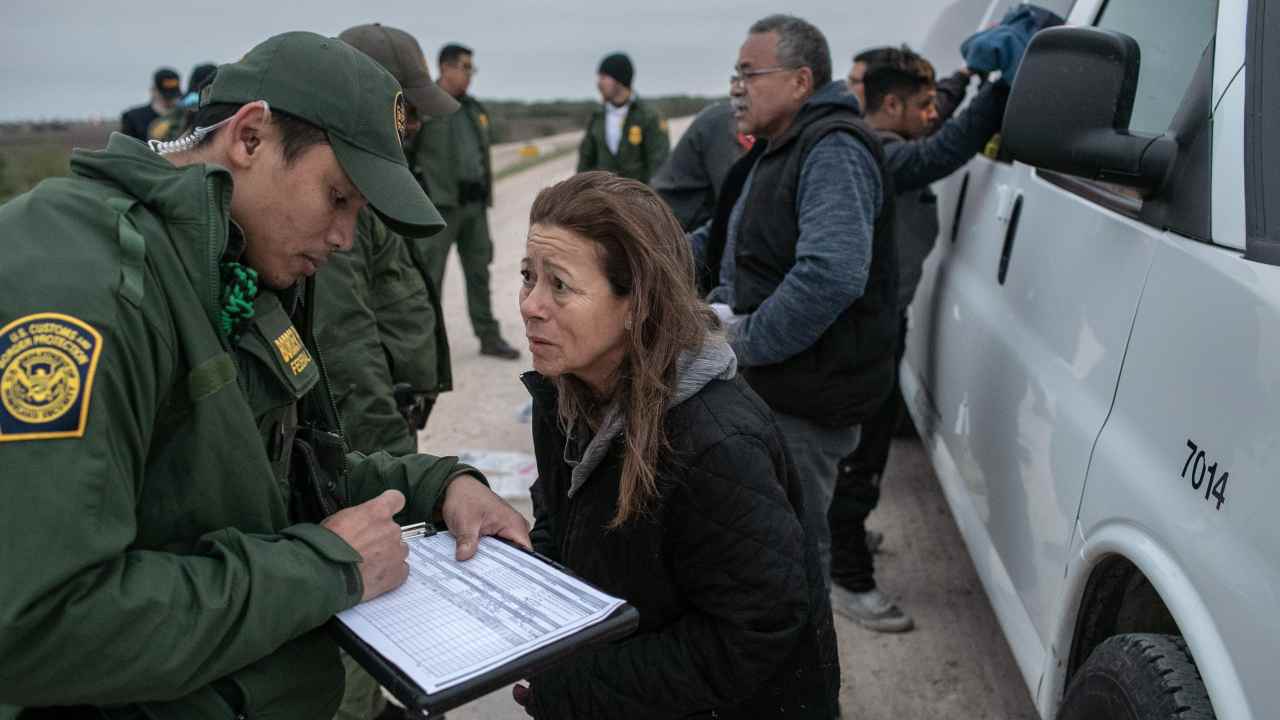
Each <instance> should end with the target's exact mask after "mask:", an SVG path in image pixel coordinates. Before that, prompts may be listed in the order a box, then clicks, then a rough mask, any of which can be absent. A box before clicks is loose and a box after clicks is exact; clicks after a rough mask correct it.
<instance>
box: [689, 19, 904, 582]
mask: <svg viewBox="0 0 1280 720" xmlns="http://www.w3.org/2000/svg"><path fill="white" fill-rule="evenodd" d="M735 70H736V72H735V75H734V78H733V81H732V83H731V85H730V94H731V96H732V99H731V102H732V104H733V109H734V117H735V118H736V119H737V123H738V130H739V132H742V133H744V134H750V135H754V136H755V137H756V142H755V144H754V145H753V147H752V149H751V151H750V152H749V153H747V154H746V155H745V156H744V157H743V158H742V159H741V160H739V161H738V162H737V163H735V164H734V166H733V167H732V168H731V169H730V171H729V174H728V176H727V177H726V179H725V182H724V186H723V188H722V191H721V195H720V203H719V206H718V207H717V210H716V214H715V218H714V219H713V220H712V221H711V222H710V223H708V224H707V225H704V226H703V227H701V228H699V229H698V230H696V231H695V232H694V233H692V235H691V238H690V239H691V242H692V243H693V246H694V252H695V255H696V258H697V262H698V265H699V268H698V270H699V283H700V284H701V286H702V288H703V289H704V290H709V291H710V294H709V295H708V300H709V301H710V302H712V303H713V307H714V308H715V309H716V311H717V313H718V314H720V316H721V318H722V319H723V320H724V321H725V322H726V323H727V325H728V331H729V338H730V343H731V345H732V346H733V349H734V352H735V353H737V356H738V365H739V367H741V368H742V370H743V376H744V377H745V378H746V380H747V382H748V383H749V384H750V385H751V387H752V389H753V390H755V391H756V393H758V394H759V395H760V396H761V397H762V398H763V399H764V400H765V401H766V402H767V403H768V404H769V406H770V407H771V408H772V409H773V411H774V415H775V417H776V418H777V422H778V426H779V427H780V428H781V430H782V433H783V435H784V436H785V437H786V440H787V445H788V450H789V451H790V455H791V459H792V461H793V464H794V466H795V469H796V471H797V473H798V474H799V476H800V477H801V479H802V482H803V483H804V488H805V496H804V504H805V507H804V508H803V509H802V513H801V519H802V522H803V523H804V524H805V526H806V529H807V531H808V534H809V536H810V537H812V538H813V539H814V541H815V542H816V543H817V545H818V550H819V554H820V555H821V556H822V558H823V565H824V571H825V573H824V574H826V576H827V579H828V581H829V579H830V576H829V571H830V560H831V554H830V542H831V537H830V532H829V530H828V526H827V508H828V505H829V504H830V502H831V495H832V492H833V491H834V488H835V481H836V464H837V463H838V462H839V460H840V458H841V457H843V456H844V455H846V454H848V453H849V452H851V451H852V450H853V448H855V447H856V446H857V444H858V426H859V425H860V424H861V423H862V422H863V421H864V420H865V419H866V418H867V417H869V416H870V414H871V412H873V411H874V410H875V409H876V408H878V407H879V404H880V402H881V401H883V399H884V397H885V395H886V394H887V391H888V389H889V384H890V382H891V380H892V377H893V343H894V337H895V335H896V333H897V329H896V308H897V305H896V296H897V265H896V261H895V250H894V247H893V237H892V227H891V220H892V196H891V195H888V194H887V193H886V192H885V191H884V188H883V183H882V180H881V169H880V165H881V154H880V142H879V140H877V138H876V137H875V134H874V132H873V131H872V130H871V128H870V127H868V126H867V125H866V124H865V123H864V122H863V121H862V118H861V117H860V112H859V108H858V101H857V99H856V98H854V96H853V95H851V94H850V93H849V92H848V90H847V88H846V87H845V85H844V82H843V81H842V80H841V81H835V82H833V81H832V79H831V52H830V50H829V48H828V46H827V40H826V38H825V37H824V36H823V35H822V33H821V31H819V30H818V29H817V28H816V27H814V26H813V25H811V24H809V23H808V22H805V21H804V20H801V19H800V18H797V17H792V16H789V15H771V16H769V17H766V18H764V19H763V20H760V21H758V22H756V23H755V24H754V25H752V26H751V29H750V32H749V33H748V35H747V40H746V42H744V43H743V44H742V48H741V50H740V51H739V53H738V62H737V65H736V68H735Z"/></svg>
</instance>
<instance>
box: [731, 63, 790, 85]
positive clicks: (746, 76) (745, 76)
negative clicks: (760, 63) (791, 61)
mask: <svg viewBox="0 0 1280 720" xmlns="http://www.w3.org/2000/svg"><path fill="white" fill-rule="evenodd" d="M783 70H795V68H789V67H783V66H782V65H778V66H777V67H770V68H760V69H759V70H742V69H739V68H734V72H733V74H732V75H730V76H729V87H733V86H734V85H742V86H743V87H746V84H747V82H748V81H750V80H751V78H753V77H759V76H760V75H768V74H770V73H776V72H782V71H783Z"/></svg>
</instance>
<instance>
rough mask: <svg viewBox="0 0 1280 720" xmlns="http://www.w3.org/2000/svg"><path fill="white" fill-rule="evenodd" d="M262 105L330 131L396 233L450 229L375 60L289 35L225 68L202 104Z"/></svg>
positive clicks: (309, 36)
mask: <svg viewBox="0 0 1280 720" xmlns="http://www.w3.org/2000/svg"><path fill="white" fill-rule="evenodd" d="M255 100H265V101H267V103H268V105H270V106H271V109H273V110H281V111H284V112H286V113H289V114H290V115H293V116H295V117H298V118H300V119H302V120H305V121H307V122H309V123H311V124H313V125H315V126H317V127H319V128H321V129H323V130H324V131H325V134H326V135H327V136H328V138H329V144H330V146H332V147H333V154H334V155H335V156H337V158H338V163H339V164H341V165H342V169H343V170H344V171H346V173H347V176H348V177H350V178H351V182H352V183H354V184H355V186H356V188H357V189H359V190H360V192H361V193H362V194H363V195H364V197H365V199H366V200H368V201H369V205H370V206H372V207H373V209H374V211H375V212H377V214H378V216H379V217H381V218H382V219H383V221H385V222H386V223H387V226H388V227H390V228H391V229H392V230H394V231H396V232H397V233H400V234H401V235H404V236H406V237H424V236H427V235H431V234H433V233H436V232H439V231H440V230H441V229H442V228H443V227H444V219H443V218H441V217H440V213H439V212H438V211H436V208H435V206H434V205H432V204H431V200H429V199H428V198H427V194H426V193H425V192H423V191H422V187H421V186H420V185H418V181H417V180H416V179H414V177H413V174H412V173H411V172H409V165H408V162H407V161H406V160H405V156H404V148H403V146H402V144H401V143H402V138H403V136H404V127H405V120H406V107H405V99H404V93H403V92H402V91H401V88H400V84H399V83H397V82H396V79H395V78H394V77H392V76H391V73H389V72H387V71H386V70H385V69H384V68H383V67H382V66H380V65H379V64H378V63H377V62H375V61H374V60H372V59H371V58H370V57H369V56H367V55H365V54H364V53H362V52H360V51H359V50H356V49H355V48H353V47H351V46H350V45H348V44H347V43H345V42H343V41H341V40H339V39H337V38H327V37H324V36H322V35H317V34H315V33H309V32H288V33H283V34H281V35H276V36H274V37H272V38H269V39H268V40H266V41H265V42H263V43H261V44H260V45H258V46H257V47H255V48H253V49H252V50H250V51H249V52H248V54H247V55H245V56H244V57H243V58H241V59H240V60H239V61H238V62H234V63H230V64H227V65H222V66H220V67H219V68H218V74H217V75H216V76H215V77H214V80H213V84H212V85H210V86H209V87H208V88H206V89H205V92H204V93H203V94H202V97H201V99H200V104H201V105H208V104H211V103H250V102H254V101H255Z"/></svg>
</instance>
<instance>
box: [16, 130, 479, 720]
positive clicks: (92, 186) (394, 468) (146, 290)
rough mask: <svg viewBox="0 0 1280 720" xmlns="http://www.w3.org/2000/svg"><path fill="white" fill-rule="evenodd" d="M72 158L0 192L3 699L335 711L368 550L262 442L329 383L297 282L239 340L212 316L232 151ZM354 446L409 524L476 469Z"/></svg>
mask: <svg viewBox="0 0 1280 720" xmlns="http://www.w3.org/2000/svg"><path fill="white" fill-rule="evenodd" d="M72 172H73V174H74V177H71V178H58V179H53V180H47V181H45V182H43V183H41V185H40V186H38V187H37V188H36V189H35V190H33V191H31V192H30V193H27V194H26V195H22V196H20V197H18V198H16V199H14V200H13V201H11V202H9V203H8V204H6V205H4V206H2V207H0V243H3V246H4V247H3V251H2V252H3V256H4V258H5V259H4V262H3V263H0V283H2V284H3V286H4V287H5V288H6V291H5V292H4V293H3V294H0V322H2V323H3V326H0V348H3V349H0V398H2V399H3V401H4V402H2V403H0V467H3V468H4V474H3V478H2V479H0V485H2V486H3V493H4V498H5V501H4V502H3V503H0V533H3V542H0V577H3V578H4V581H3V584H4V591H3V592H0V658H3V662H0V718H12V717H16V716H18V715H20V714H21V710H20V708H21V707H23V706H26V707H36V706H51V705H92V706H100V707H101V706H114V705H141V709H142V710H143V711H145V713H146V714H147V715H149V716H151V717H172V718H213V717H222V718H227V717H230V716H231V713H230V709H229V707H228V705H227V702H226V701H225V700H224V698H228V697H230V698H236V697H237V696H239V697H241V698H243V700H244V702H245V705H246V707H245V708H244V711H245V712H246V714H247V715H248V716H249V717H254V718H268V717H272V718H294V717H313V718H327V717H330V716H331V715H332V713H333V711H334V709H335V708H336V707H337V703H338V699H339V697H340V696H341V694H342V668H341V665H340V664H339V662H338V657H337V650H336V646H335V645H334V644H333V642H332V641H331V640H330V639H329V637H328V635H327V633H326V632H325V631H324V630H322V629H318V628H319V627H320V626H321V625H322V624H323V623H325V622H326V621H327V620H328V619H329V618H330V617H331V616H332V615H333V614H334V613H336V612H338V611H340V610H343V609H345V608H348V607H350V606H352V605H354V604H355V603H356V602H357V601H358V600H359V598H360V596H361V593H362V587H361V583H360V576H359V573H358V572H357V568H356V563H357V562H358V561H359V559H360V558H359V556H358V555H357V553H356V552H355V551H354V550H353V549H352V548H351V547H350V546H349V545H347V544H346V543H345V542H343V541H342V540H341V539H340V538H339V537H338V536H337V535H335V534H333V533H332V532H330V531H329V530H327V529H325V528H323V527H321V526H319V525H316V524H311V523H306V522H295V521H293V520H292V519H291V518H290V507H289V498H290V495H291V492H292V490H293V488H291V487H290V485H289V479H288V478H287V477H283V476H280V475H278V474H277V473H278V470H277V469H276V468H279V467H280V466H281V463H280V462H279V457H280V455H281V454H283V455H284V456H286V457H287V456H288V455H289V453H288V452H284V453H281V452H280V450H281V448H280V447H277V445H279V444H280V443H264V441H263V430H267V431H276V432H278V431H279V429H280V424H279V422H278V421H273V420H272V418H273V417H275V418H279V417H281V416H287V415H288V414H289V413H290V411H291V409H292V408H293V407H295V403H294V401H295V400H296V399H297V398H298V397H301V396H302V395H303V394H305V393H306V392H307V391H308V390H310V389H312V388H315V389H316V390H317V391H323V390H324V389H325V386H324V381H323V378H322V375H323V370H322V363H321V359H320V357H319V355H318V354H317V355H315V357H314V358H313V357H312V352H311V351H310V350H309V349H308V348H307V347H305V346H303V344H302V342H301V341H300V339H299V333H298V332H297V330H296V329H295V328H294V326H293V325H292V323H291V322H290V319H289V316H288V315H287V314H286V313H285V312H284V309H283V306H282V305H281V302H280V300H279V297H280V296H278V295H277V294H276V293H271V292H264V293H260V294H259V296H258V298H257V300H256V301H255V307H257V314H256V316H255V318H254V320H253V322H252V324H251V325H250V326H249V327H247V328H246V329H245V330H244V333H243V335H242V336H241V339H240V342H239V345H238V346H232V345H231V344H230V342H229V341H228V340H227V339H226V338H225V337H223V336H221V335H220V333H219V332H217V331H216V330H215V327H216V324H215V322H216V318H217V315H218V311H219V303H220V300H219V297H220V280H219V274H218V263H219V262H220V260H221V259H222V258H223V255H224V252H225V249H226V247H227V243H228V238H229V236H232V235H233V234H234V233H233V226H232V225H231V223H230V219H229V212H230V201H231V178H230V175H229V174H228V173H227V172H226V171H225V170H223V169H222V168H219V167H216V166H209V165H196V166H190V167H186V168H175V167H174V166H172V165H171V164H170V163H168V162H167V161H166V160H164V159H163V158H160V157H158V156H156V155H154V154H152V153H150V152H149V151H148V150H147V149H146V147H145V146H144V145H142V144H141V143H139V142H137V141H134V140H131V139H129V138H126V137H124V136H122V135H118V134H117V135H113V136H112V138H111V141H110V143H109V144H108V146H107V149H106V150H104V151H99V152H81V151H77V152H76V153H75V154H74V155H73V158H72ZM296 294H297V293H293V295H296ZM283 295H284V296H288V295H289V293H284V294H283ZM308 400H310V398H308ZM339 447H341V444H340V443H339ZM339 457H340V458H341V456H339ZM273 461H274V462H273ZM339 464H342V465H344V467H343V468H342V470H341V472H340V473H339V474H338V475H337V476H336V477H337V478H338V482H337V483H335V487H334V488H333V490H334V493H335V494H336V495H337V496H338V498H339V499H340V500H341V501H342V502H343V503H344V504H348V505H354V504H356V503H359V502H362V501H364V500H367V499H370V498H372V497H374V496H376V495H377V494H379V493H380V492H382V491H383V490H384V489H386V488H388V487H393V488H397V489H399V490H401V491H403V492H405V494H406V497H407V498H408V502H409V505H408V509H407V511H406V513H405V516H406V519H408V518H413V517H418V518H425V517H429V516H430V515H431V514H432V513H433V512H434V511H435V509H436V508H437V505H438V504H439V500H440V496H441V494H442V493H443V488H444V486H445V485H446V484H447V482H448V480H449V479H451V478H452V477H454V476H455V475H456V474H457V473H458V472H459V471H461V470H464V469H467V468H465V466H461V465H459V464H458V463H456V461H455V459H453V458H443V459H436V458H431V457H427V456H422V455H418V456H412V457H409V458H401V459H396V458H392V457H391V456H390V455H387V454H386V453H378V454H375V455H371V456H364V455H361V454H359V453H352V454H350V455H347V456H346V458H345V462H340V463H339ZM211 684H213V685H211ZM214 686H216V688H217V689H216V690H215V689H214ZM137 709H139V708H136V707H135V708H119V709H118V710H119V712H120V716H127V715H128V714H129V713H131V712H133V711H136V710H137Z"/></svg>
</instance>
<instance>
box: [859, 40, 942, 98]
mask: <svg viewBox="0 0 1280 720" xmlns="http://www.w3.org/2000/svg"><path fill="white" fill-rule="evenodd" d="M933 83H934V74H933V65H931V64H929V61H928V60H925V59H924V58H923V57H921V56H920V55H918V54H917V53H916V52H915V51H913V50H912V49H911V48H909V47H907V46H906V45H903V46H902V47H901V48H895V49H892V52H889V53H887V54H886V55H885V57H884V59H882V60H881V61H880V62H877V63H868V64H867V73H866V74H865V75H863V76H862V87H863V93H864V94H865V95H866V98H867V108H866V111H867V112H869V113H870V112H876V111H877V110H879V109H880V108H881V107H882V106H883V105H884V99H885V98H886V97H888V96H889V95H897V96H898V97H900V98H902V99H903V100H904V101H905V100H906V99H907V98H909V97H911V96H912V95H915V94H916V93H918V92H920V91H921V90H924V89H927V88H930V87H933Z"/></svg>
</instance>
